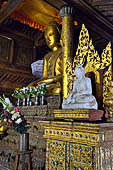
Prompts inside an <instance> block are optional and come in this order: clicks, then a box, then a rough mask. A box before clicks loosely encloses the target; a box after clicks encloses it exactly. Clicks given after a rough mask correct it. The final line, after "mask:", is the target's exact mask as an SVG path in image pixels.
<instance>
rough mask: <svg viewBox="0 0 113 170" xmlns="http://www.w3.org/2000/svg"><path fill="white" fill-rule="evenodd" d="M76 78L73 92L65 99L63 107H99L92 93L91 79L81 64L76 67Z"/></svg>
mask: <svg viewBox="0 0 113 170" xmlns="http://www.w3.org/2000/svg"><path fill="white" fill-rule="evenodd" d="M75 75H76V78H77V79H76V80H75V81H74V83H73V89H72V93H70V94H69V96H68V97H67V99H65V100H64V101H63V104H62V108H63V109H82V108H83V109H97V102H96V99H95V97H94V96H93V95H92V86H91V79H90V78H88V77H85V75H84V68H83V67H82V66H81V65H79V66H77V67H76V68H75Z"/></svg>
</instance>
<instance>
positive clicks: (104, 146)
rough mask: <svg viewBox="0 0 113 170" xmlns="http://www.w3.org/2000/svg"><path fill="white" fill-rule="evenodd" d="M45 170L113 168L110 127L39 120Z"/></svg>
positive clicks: (112, 135) (112, 126)
mask: <svg viewBox="0 0 113 170" xmlns="http://www.w3.org/2000/svg"><path fill="white" fill-rule="evenodd" d="M40 123H41V124H42V125H43V126H44V129H45V132H44V138H46V139H47V145H46V170H56V169H57V170H67V169H69V170H76V169H80V170H107V169H113V124H111V123H83V122H79V123H78V122H70V121H69V122H68V121H41V122H40Z"/></svg>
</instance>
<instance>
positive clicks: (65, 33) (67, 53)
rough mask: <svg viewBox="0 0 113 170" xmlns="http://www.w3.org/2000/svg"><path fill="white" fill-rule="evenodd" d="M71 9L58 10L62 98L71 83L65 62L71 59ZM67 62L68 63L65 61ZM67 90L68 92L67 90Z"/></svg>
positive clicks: (67, 7) (70, 87)
mask: <svg viewBox="0 0 113 170" xmlns="http://www.w3.org/2000/svg"><path fill="white" fill-rule="evenodd" d="M72 13H73V9H72V7H69V6H65V7H62V8H61V10H60V14H61V16H62V45H63V46H62V49H63V56H64V57H63V98H64V99H65V98H67V96H68V93H69V91H70V89H72V84H71V81H70V80H69V77H68V74H67V73H66V71H67V70H68V65H67V62H70V63H72V57H73V51H74V50H73V25H74V22H73V18H72ZM67 60H68V61H67ZM68 89H69V90H68Z"/></svg>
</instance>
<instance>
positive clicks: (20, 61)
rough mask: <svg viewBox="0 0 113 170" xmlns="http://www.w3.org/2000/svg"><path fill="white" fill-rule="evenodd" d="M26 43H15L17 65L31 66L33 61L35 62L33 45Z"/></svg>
mask: <svg viewBox="0 0 113 170" xmlns="http://www.w3.org/2000/svg"><path fill="white" fill-rule="evenodd" d="M24 43H26V42H24ZM24 43H23V42H16V43H15V54H14V60H15V61H14V63H15V64H16V65H21V66H25V67H30V65H31V63H32V62H33V47H32V46H29V45H25V44H24Z"/></svg>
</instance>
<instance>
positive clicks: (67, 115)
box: [53, 109, 104, 121]
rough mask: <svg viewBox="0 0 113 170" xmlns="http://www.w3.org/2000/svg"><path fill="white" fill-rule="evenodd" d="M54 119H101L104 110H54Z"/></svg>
mask: <svg viewBox="0 0 113 170" xmlns="http://www.w3.org/2000/svg"><path fill="white" fill-rule="evenodd" d="M53 115H54V117H55V118H56V119H75V120H91V121H92V120H93V121H94V120H101V119H102V117H103V115H104V111H103V110H94V109H74V110H54V112H53Z"/></svg>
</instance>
